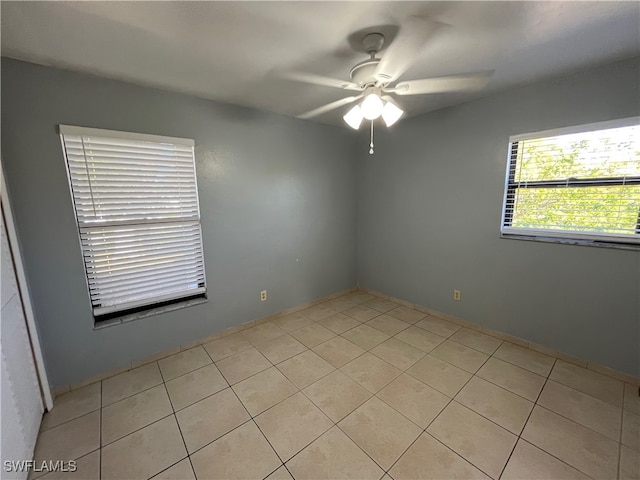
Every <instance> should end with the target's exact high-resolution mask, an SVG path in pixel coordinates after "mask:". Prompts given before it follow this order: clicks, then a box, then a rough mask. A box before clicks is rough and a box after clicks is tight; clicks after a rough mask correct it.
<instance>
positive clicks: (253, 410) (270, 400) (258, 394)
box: [233, 367, 298, 416]
mask: <svg viewBox="0 0 640 480" xmlns="http://www.w3.org/2000/svg"><path fill="white" fill-rule="evenodd" d="M233 390H234V391H235V392H236V394H237V395H238V397H239V398H240V400H241V401H242V403H243V404H244V406H245V407H246V408H247V410H249V413H250V414H251V415H252V416H255V415H258V414H259V413H261V412H264V411H265V410H266V409H267V408H271V407H273V406H274V405H275V404H276V403H278V402H281V401H282V400H284V399H285V398H287V397H290V396H291V395H293V394H294V393H296V392H297V391H298V389H297V388H296V387H295V385H294V384H293V383H291V382H290V381H289V380H287V378H286V377H285V376H284V375H282V373H280V371H279V370H278V369H277V368H275V367H271V368H269V369H267V370H265V371H263V372H260V373H258V374H256V375H254V376H252V377H249V378H247V379H246V380H243V381H241V382H239V383H236V384H235V385H234V386H233Z"/></svg>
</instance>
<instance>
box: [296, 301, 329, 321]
mask: <svg viewBox="0 0 640 480" xmlns="http://www.w3.org/2000/svg"><path fill="white" fill-rule="evenodd" d="M301 313H302V314H303V315H304V316H305V317H307V318H309V319H311V320H313V321H314V322H317V321H320V320H322V319H323V318H327V317H330V316H331V315H335V314H336V313H338V312H336V311H335V310H334V309H333V308H331V307H329V306H327V304H325V303H321V304H319V305H314V306H313V307H310V308H307V309H306V310H302V312H301Z"/></svg>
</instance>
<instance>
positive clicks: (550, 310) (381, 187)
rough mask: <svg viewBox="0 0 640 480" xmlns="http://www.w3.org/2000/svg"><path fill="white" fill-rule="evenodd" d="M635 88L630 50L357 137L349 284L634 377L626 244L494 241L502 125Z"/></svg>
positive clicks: (585, 118) (611, 105)
mask: <svg viewBox="0 0 640 480" xmlns="http://www.w3.org/2000/svg"><path fill="white" fill-rule="evenodd" d="M638 85H640V78H639V63H638V60H637V59H636V60H631V61H625V62H620V63H616V64H612V65H609V66H605V67H602V68H596V69H593V70H590V71H586V72H583V73H579V74H575V75H572V76H568V77H566V78H561V79H557V80H552V81H545V82H540V83H537V84H534V85H530V86H527V87H524V88H519V89H515V90H511V91H508V92H505V93H502V94H498V95H493V96H489V97H485V98H483V99H480V100H478V101H475V102H472V103H468V104H465V105H461V106H458V107H454V108H449V109H445V110H441V111H438V112H435V113H432V114H429V115H425V116H421V117H417V118H413V119H409V120H405V121H402V122H400V123H398V124H397V127H396V128H393V129H392V130H393V131H392V132H383V131H382V129H381V130H380V131H379V132H378V133H377V134H376V153H375V155H374V156H369V155H367V153H366V150H367V148H366V145H367V143H368V141H367V139H366V138H360V146H359V149H358V151H359V157H360V158H359V164H358V281H359V284H360V285H361V286H363V287H366V288H370V289H374V290H377V291H381V292H384V293H387V294H389V295H393V296H395V297H399V298H403V299H406V300H409V301H411V302H414V303H418V304H420V305H424V306H427V307H430V308H433V309H435V310H438V311H441V312H445V313H448V314H451V315H454V316H457V317H459V318H462V319H465V320H468V321H471V322H475V323H477V324H480V325H482V326H485V327H488V328H492V329H497V330H501V331H504V332H507V333H510V334H512V335H516V336H518V337H521V338H524V339H527V340H529V341H532V342H536V343H541V344H544V345H546V346H548V347H551V348H554V349H557V350H560V351H563V352H566V353H569V354H573V355H576V356H578V357H581V358H584V359H587V360H591V361H594V362H598V363H601V364H604V365H607V366H610V367H613V368H616V369H619V370H622V371H624V372H628V373H631V374H634V375H640V352H639V348H640V347H639V345H640V332H639V324H640V253H639V252H637V251H635V252H634V251H623V250H614V249H605V248H597V247H583V246H569V245H559V244H549V243H540V242H527V241H521V240H506V239H500V238H499V233H500V221H501V210H502V197H503V192H504V176H505V168H506V160H507V143H508V138H509V136H510V135H513V134H518V133H526V132H535V131H539V130H546V129H551V128H557V127H563V126H569V125H578V124H584V123H590V122H597V121H603V120H610V119H616V118H624V117H630V116H634V115H638V114H639V106H640V98H639V89H638ZM454 288H457V289H460V290H461V291H462V300H461V301H460V302H454V301H453V289H454Z"/></svg>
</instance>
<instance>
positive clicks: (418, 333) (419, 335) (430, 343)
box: [396, 326, 445, 353]
mask: <svg viewBox="0 0 640 480" xmlns="http://www.w3.org/2000/svg"><path fill="white" fill-rule="evenodd" d="M396 338H397V339H399V340H402V341H403V342H405V343H408V344H409V345H413V346H414V347H416V348H419V349H420V350H422V351H423V352H426V353H429V352H430V351H431V350H433V349H434V348H436V347H437V346H438V345H440V344H441V343H442V342H444V341H445V338H444V337H441V336H440V335H436V334H435V333H431V332H429V331H428V330H425V329H423V328H419V327H416V326H411V327H409V328H407V329H406V330H403V331H401V332H400V333H398V334H397V335H396Z"/></svg>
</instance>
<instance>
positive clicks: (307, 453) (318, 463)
mask: <svg viewBox="0 0 640 480" xmlns="http://www.w3.org/2000/svg"><path fill="white" fill-rule="evenodd" d="M287 467H288V468H289V469H290V470H291V473H293V476H294V477H295V478H296V480H303V479H309V480H315V479H319V480H320V479H324V480H335V479H338V478H340V479H354V480H366V479H371V480H374V479H375V480H378V479H379V478H380V477H381V476H382V475H383V474H384V471H383V470H382V469H381V468H380V467H379V466H378V465H376V463H375V462H374V461H373V460H371V458H369V457H368V456H367V455H366V454H365V453H364V452H363V451H362V450H360V448H358V446H357V445H356V444H355V443H353V441H351V439H349V437H347V436H346V435H345V434H344V433H343V432H342V431H341V430H340V429H339V428H338V427H333V428H331V429H330V430H329V431H328V432H326V433H325V434H323V435H322V436H321V437H320V438H318V439H317V440H315V441H314V442H313V443H312V444H311V445H309V446H308V447H306V448H305V449H304V450H302V452H300V453H299V454H298V455H296V456H295V457H293V458H292V459H291V460H290V461H289V462H288V463H287Z"/></svg>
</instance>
